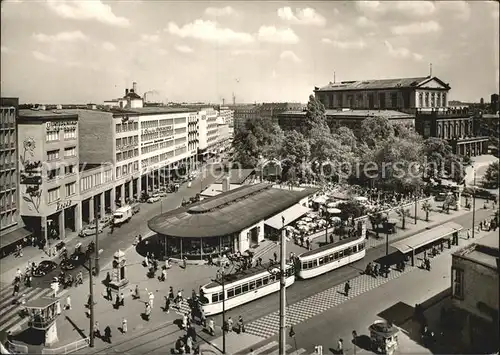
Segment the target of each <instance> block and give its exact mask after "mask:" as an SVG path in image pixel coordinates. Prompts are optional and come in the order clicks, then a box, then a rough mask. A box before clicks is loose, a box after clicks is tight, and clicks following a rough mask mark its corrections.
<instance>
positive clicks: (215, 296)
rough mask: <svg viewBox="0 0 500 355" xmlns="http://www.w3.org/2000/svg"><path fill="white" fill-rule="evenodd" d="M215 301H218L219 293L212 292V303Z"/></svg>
mask: <svg viewBox="0 0 500 355" xmlns="http://www.w3.org/2000/svg"><path fill="white" fill-rule="evenodd" d="M215 302H219V295H217V294H215V293H214V294H213V295H212V303H215Z"/></svg>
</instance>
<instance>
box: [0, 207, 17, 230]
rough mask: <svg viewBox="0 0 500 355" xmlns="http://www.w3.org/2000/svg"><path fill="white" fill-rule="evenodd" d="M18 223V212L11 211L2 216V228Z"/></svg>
mask: <svg viewBox="0 0 500 355" xmlns="http://www.w3.org/2000/svg"><path fill="white" fill-rule="evenodd" d="M16 223H17V212H16V211H15V210H14V211H12V210H11V211H8V212H6V213H2V214H1V217H0V226H2V228H7V227H10V226H12V225H14V224H16Z"/></svg>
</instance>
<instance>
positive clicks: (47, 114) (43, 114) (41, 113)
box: [19, 109, 78, 120]
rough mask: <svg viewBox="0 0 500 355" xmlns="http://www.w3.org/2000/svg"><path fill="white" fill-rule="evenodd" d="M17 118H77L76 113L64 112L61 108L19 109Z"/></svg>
mask: <svg viewBox="0 0 500 355" xmlns="http://www.w3.org/2000/svg"><path fill="white" fill-rule="evenodd" d="M19 118H20V119H21V120H23V119H24V120H62V119H72V120H74V119H78V114H77V113H76V112H75V113H70V112H65V111H62V110H51V111H45V110H27V109H22V110H19Z"/></svg>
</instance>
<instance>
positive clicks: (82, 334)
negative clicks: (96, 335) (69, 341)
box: [65, 316, 87, 339]
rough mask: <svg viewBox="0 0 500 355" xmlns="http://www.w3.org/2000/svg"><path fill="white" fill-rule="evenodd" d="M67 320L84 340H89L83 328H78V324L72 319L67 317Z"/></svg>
mask: <svg viewBox="0 0 500 355" xmlns="http://www.w3.org/2000/svg"><path fill="white" fill-rule="evenodd" d="M65 318H66V320H67V321H68V322H69V323H70V324H71V325H72V326H73V328H74V329H75V330H76V331H77V332H78V334H79V335H80V336H81V337H82V339H85V338H87V336H86V335H85V332H84V330H83V329H82V328H80V327H79V326H77V325H76V323H75V322H73V320H72V319H71V318H70V317H68V316H65Z"/></svg>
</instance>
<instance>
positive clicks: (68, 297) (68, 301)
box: [66, 295, 71, 310]
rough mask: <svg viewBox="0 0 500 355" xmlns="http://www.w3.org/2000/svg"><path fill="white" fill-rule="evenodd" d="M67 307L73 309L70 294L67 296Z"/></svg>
mask: <svg viewBox="0 0 500 355" xmlns="http://www.w3.org/2000/svg"><path fill="white" fill-rule="evenodd" d="M66 309H68V310H71V297H70V296H69V295H68V296H67V297H66Z"/></svg>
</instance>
